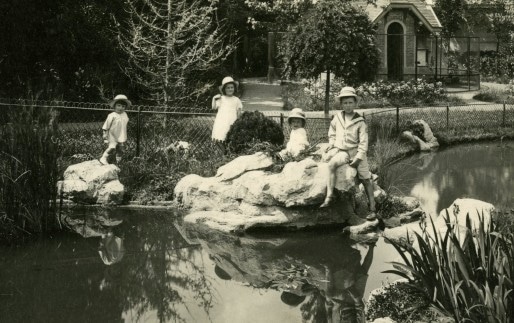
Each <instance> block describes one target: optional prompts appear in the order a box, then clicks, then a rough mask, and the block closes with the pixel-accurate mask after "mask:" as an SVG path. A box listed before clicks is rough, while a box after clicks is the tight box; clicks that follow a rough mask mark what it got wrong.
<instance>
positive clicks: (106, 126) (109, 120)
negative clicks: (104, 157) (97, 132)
mask: <svg viewBox="0 0 514 323" xmlns="http://www.w3.org/2000/svg"><path fill="white" fill-rule="evenodd" d="M111 124H112V116H111V115H110V114H109V115H108V116H107V119H105V122H104V125H103V126H102V138H103V139H104V140H105V139H107V133H108V132H109V129H110V128H111Z"/></svg>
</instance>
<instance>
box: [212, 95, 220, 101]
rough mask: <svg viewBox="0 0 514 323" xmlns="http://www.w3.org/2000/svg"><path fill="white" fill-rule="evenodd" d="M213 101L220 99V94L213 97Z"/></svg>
mask: <svg viewBox="0 0 514 323" xmlns="http://www.w3.org/2000/svg"><path fill="white" fill-rule="evenodd" d="M213 99H214V100H219V99H221V94H216V95H215V96H214V97H213Z"/></svg>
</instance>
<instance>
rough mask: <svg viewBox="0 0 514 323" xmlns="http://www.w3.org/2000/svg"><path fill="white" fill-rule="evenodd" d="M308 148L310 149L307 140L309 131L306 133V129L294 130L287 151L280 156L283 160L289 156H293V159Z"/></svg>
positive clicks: (283, 151) (284, 150)
mask: <svg viewBox="0 0 514 323" xmlns="http://www.w3.org/2000/svg"><path fill="white" fill-rule="evenodd" d="M307 148H309V140H308V139H307V131H305V128H297V129H293V130H291V135H290V136H289V141H288V142H287V145H286V149H283V150H282V151H281V152H280V155H281V156H282V158H284V157H285V156H286V155H287V154H289V155H291V157H297V156H298V155H300V153H301V152H302V151H304V150H305V149H307Z"/></svg>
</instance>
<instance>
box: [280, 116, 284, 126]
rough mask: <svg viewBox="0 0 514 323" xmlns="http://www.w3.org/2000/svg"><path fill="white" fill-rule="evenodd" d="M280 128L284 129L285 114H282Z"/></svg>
mask: <svg viewBox="0 0 514 323" xmlns="http://www.w3.org/2000/svg"><path fill="white" fill-rule="evenodd" d="M280 128H282V129H284V114H283V113H281V114H280Z"/></svg>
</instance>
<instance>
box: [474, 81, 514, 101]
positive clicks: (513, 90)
mask: <svg viewBox="0 0 514 323" xmlns="http://www.w3.org/2000/svg"><path fill="white" fill-rule="evenodd" d="M473 99H475V100H479V101H485V102H494V103H503V102H514V80H511V81H509V84H508V85H507V88H506V89H505V90H500V89H491V88H488V87H484V88H483V89H481V90H480V92H478V93H477V94H475V95H474V96H473Z"/></svg>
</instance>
